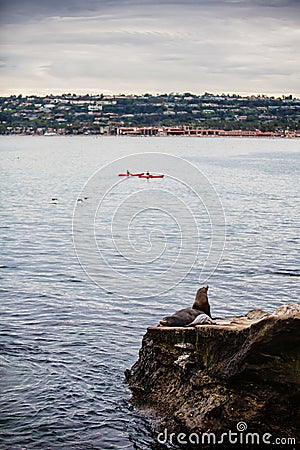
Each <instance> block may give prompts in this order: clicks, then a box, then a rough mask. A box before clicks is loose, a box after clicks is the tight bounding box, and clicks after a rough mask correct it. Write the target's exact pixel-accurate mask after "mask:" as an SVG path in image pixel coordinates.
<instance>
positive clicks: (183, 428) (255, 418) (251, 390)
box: [125, 304, 300, 448]
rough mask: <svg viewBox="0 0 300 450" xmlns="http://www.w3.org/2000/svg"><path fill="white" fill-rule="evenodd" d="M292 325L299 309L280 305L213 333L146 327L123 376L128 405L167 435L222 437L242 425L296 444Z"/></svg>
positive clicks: (207, 328)
mask: <svg viewBox="0 0 300 450" xmlns="http://www.w3.org/2000/svg"><path fill="white" fill-rule="evenodd" d="M299 323H300V305H295V304H287V305H284V306H281V307H279V308H278V309H276V310H275V312H274V313H273V314H268V313H266V312H264V311H261V310H252V311H249V312H248V313H247V314H246V315H245V316H242V317H230V318H225V319H217V320H216V324H214V325H200V326H196V327H185V328H183V327H178V328H175V327H172V328H171V327H150V328H148V330H147V333H146V335H145V336H144V338H143V342H142V348H141V350H140V354H139V359H138V361H137V362H136V363H135V364H134V365H133V367H132V368H131V369H130V370H127V371H126V372H125V375H126V379H127V381H128V384H129V387H130V389H131V391H132V400H133V402H134V404H135V405H137V406H138V407H139V408H141V409H147V410H148V411H149V410H150V411H154V412H155V413H156V414H157V415H158V416H159V417H160V419H161V420H160V421H159V428H161V429H167V430H168V432H176V431H177V432H179V431H180V432H189V433H191V432H198V433H204V432H206V433H207V432H210V431H212V430H213V431H214V432H218V431H219V432H223V431H224V432H225V431H226V430H228V429H233V428H235V429H236V424H237V423H238V422H241V421H243V422H245V423H246V424H247V427H248V430H252V431H253V432H257V433H271V434H272V435H274V436H275V435H276V436H279V437H281V436H286V437H294V438H295V439H296V440H298V442H299V440H300V436H299V423H298V420H299V409H298V408H299V400H300V395H299V394H300V392H299V387H300V351H299V350H300V328H299ZM297 413H298V414H297ZM297 415H298V417H297ZM220 448H221V447H220ZM290 448H292V447H290Z"/></svg>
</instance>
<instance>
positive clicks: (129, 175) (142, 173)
mask: <svg viewBox="0 0 300 450" xmlns="http://www.w3.org/2000/svg"><path fill="white" fill-rule="evenodd" d="M144 173H145V172H141V173H119V177H141V176H142V175H144Z"/></svg>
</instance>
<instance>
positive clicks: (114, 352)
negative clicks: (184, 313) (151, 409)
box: [0, 136, 300, 450]
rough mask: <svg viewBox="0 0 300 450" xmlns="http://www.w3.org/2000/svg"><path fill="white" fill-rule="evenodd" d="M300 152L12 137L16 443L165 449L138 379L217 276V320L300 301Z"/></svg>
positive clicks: (7, 273)
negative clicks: (153, 333) (147, 336)
mask: <svg viewBox="0 0 300 450" xmlns="http://www.w3.org/2000/svg"><path fill="white" fill-rule="evenodd" d="M299 145H300V144H299V140H288V139H240V138H233V139H230V138H226V139H222V138H163V137H162V138H155V137H153V138H129V137H119V138H117V137H102V138H96V137H21V136H20V137H14V136H11V137H1V138H0V157H1V243H2V244H1V247H2V249H1V262H0V280H1V290H0V295H1V302H0V312H1V328H0V335H1V340H0V349H1V356H0V391H1V400H0V402H1V404H0V424H1V432H0V433H1V434H0V448H1V449H13V450H21V449H22V450H25V449H26V450H27V449H28V450H29V449H42V450H44V449H49V450H52V449H76V450H77V449H78V450H88V449H99V450H106V449H141V450H142V449H143V450H144V449H158V448H162V447H159V445H158V444H157V442H156V436H155V433H153V432H152V431H151V427H150V422H149V421H148V419H147V418H145V417H143V416H142V415H140V414H139V412H138V411H136V410H135V409H134V408H133V407H132V405H131V403H130V392H129V390H128V388H127V386H126V383H125V380H124V370H125V369H126V368H129V367H131V365H132V364H133V363H134V362H135V361H136V359H137V357H138V350H139V348H140V345H141V339H142V336H143V334H144V333H145V331H146V328H147V327H148V326H152V325H156V324H157V323H158V322H159V320H160V319H161V318H162V317H163V316H165V315H167V314H170V313H172V312H174V311H175V310H176V309H179V308H182V307H186V306H190V305H191V303H192V302H193V298H194V296H195V292H196V290H197V288H198V287H199V286H200V285H202V284H203V283H205V284H208V285H209V286H210V288H209V299H210V303H211V309H212V314H213V316H215V317H222V316H226V315H233V314H244V313H245V312H247V311H248V310H250V309H253V308H262V309H264V310H266V311H268V312H272V311H273V310H274V309H275V308H276V307H278V306H280V305H282V304H284V303H287V302H298V301H299V276H300V268H299V235H300V233H299V217H300V216H299V198H300V195H299V194H300V192H299V191H300V188H299V175H298V174H299V159H300V152H299ZM150 153H152V155H150ZM128 155H131V156H128ZM120 158H124V159H123V160H121V161H120ZM151 161H152V162H153V165H152V166H151V167H149V166H150V165H151ZM129 163H130V164H131V166H130V167H127V164H129ZM125 164H126V166H125ZM128 168H129V169H130V170H134V171H135V170H140V169H142V170H148V169H149V170H151V171H153V172H156V171H158V172H161V171H164V173H165V174H166V176H165V178H163V179H157V180H149V181H148V180H144V179H136V178H122V177H118V176H117V174H118V171H126V169H128ZM122 169H123V170H122ZM174 174H176V176H175V175H174ZM53 199H54V200H53ZM78 199H79V200H78ZM220 205H221V206H220ZM224 221H225V222H226V229H224ZM223 246H224V249H223Z"/></svg>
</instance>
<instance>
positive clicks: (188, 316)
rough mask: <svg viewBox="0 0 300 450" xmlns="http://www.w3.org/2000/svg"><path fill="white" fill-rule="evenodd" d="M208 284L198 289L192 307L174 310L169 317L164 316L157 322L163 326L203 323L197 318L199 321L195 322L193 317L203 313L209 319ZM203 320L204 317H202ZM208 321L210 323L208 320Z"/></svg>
mask: <svg viewBox="0 0 300 450" xmlns="http://www.w3.org/2000/svg"><path fill="white" fill-rule="evenodd" d="M207 291H208V286H204V287H202V288H200V289H198V291H197V294H196V298H195V301H194V304H193V307H192V308H184V309H180V310H179V311H176V312H175V314H173V315H172V316H169V317H164V318H163V319H162V320H161V321H160V322H159V323H160V325H162V326H164V327H184V326H189V325H191V326H192V325H196V324H199V323H203V322H202V321H200V320H199V322H196V323H195V319H196V317H197V316H199V315H205V316H206V317H207V319H206V323H207V321H209V319H210V320H211V316H210V306H209V303H208V298H207ZM203 320H204V319H203ZM209 323H211V322H210V321H209Z"/></svg>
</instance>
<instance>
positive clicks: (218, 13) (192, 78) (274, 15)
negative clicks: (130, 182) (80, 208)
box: [0, 0, 300, 98]
mask: <svg viewBox="0 0 300 450" xmlns="http://www.w3.org/2000/svg"><path fill="white" fill-rule="evenodd" d="M299 18H300V0H185V1H184V0H159V1H157V0H0V95H1V96H6V95H13V94H16V95H18V94H23V95H33V94H37V95H47V94H54V95H56V94H62V93H69V92H70V93H75V94H87V93H89V94H99V93H103V94H106V95H113V94H144V93H151V94H160V93H170V92H176V93H177V92H178V93H183V92H190V93H193V94H202V93H204V92H210V93H214V94H222V93H226V94H228V93H231V94H232V93H236V94H241V95H251V94H256V95H257V94H265V95H275V96H281V95H290V94H292V95H293V96H296V97H298V98H299V97H300V57H299V56H300V55H299V49H300V26H299V22H300V20H299Z"/></svg>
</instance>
